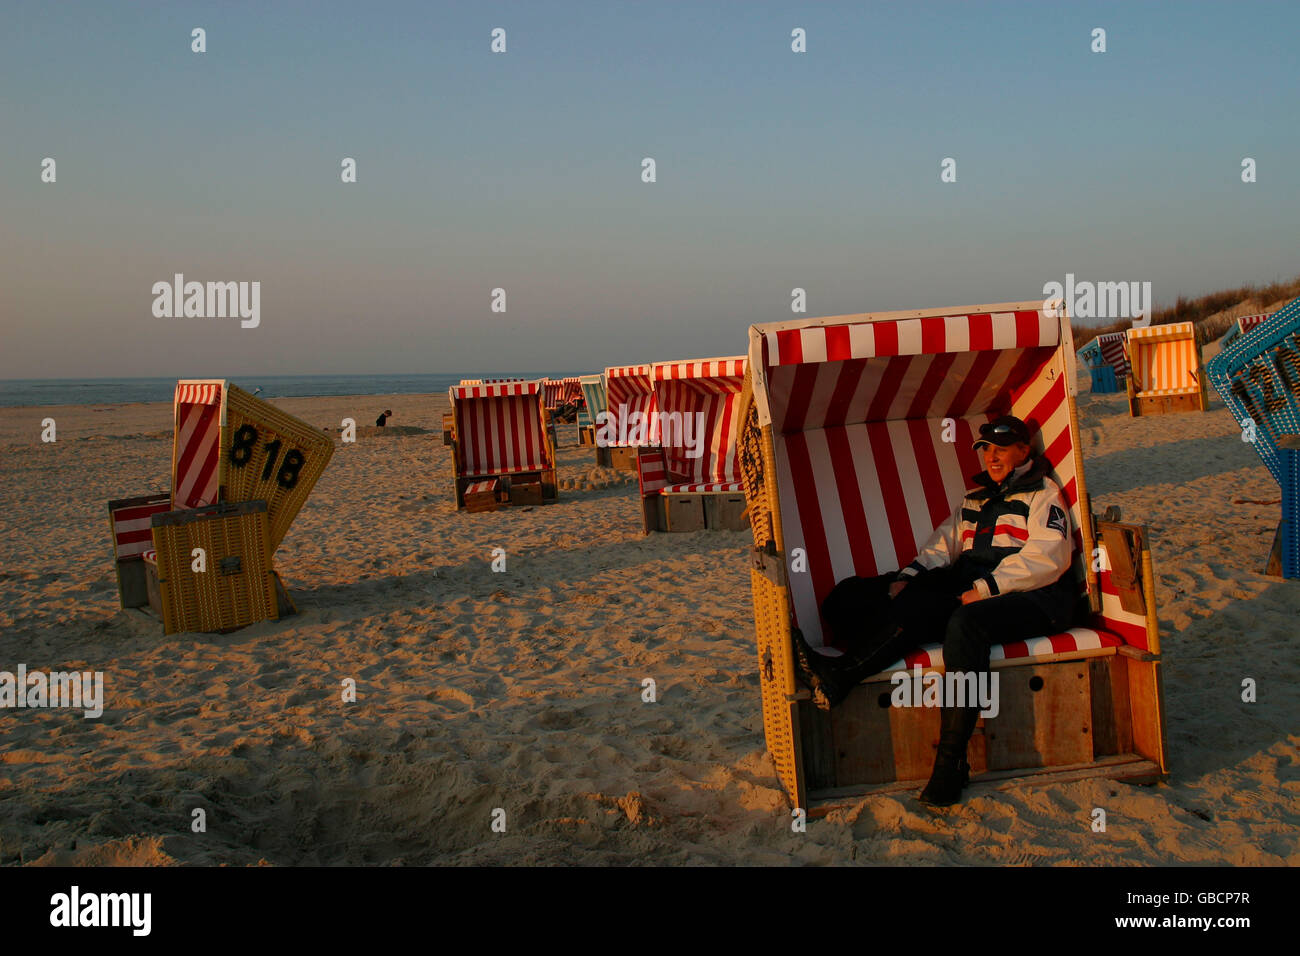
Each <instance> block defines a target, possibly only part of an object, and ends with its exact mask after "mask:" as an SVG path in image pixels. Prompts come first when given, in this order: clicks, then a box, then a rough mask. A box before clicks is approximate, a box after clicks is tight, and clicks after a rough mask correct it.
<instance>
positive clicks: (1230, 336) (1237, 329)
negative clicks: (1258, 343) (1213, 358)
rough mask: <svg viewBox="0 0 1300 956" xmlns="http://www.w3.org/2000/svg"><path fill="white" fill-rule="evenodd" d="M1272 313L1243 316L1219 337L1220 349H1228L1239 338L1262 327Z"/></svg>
mask: <svg viewBox="0 0 1300 956" xmlns="http://www.w3.org/2000/svg"><path fill="white" fill-rule="evenodd" d="M1272 314H1273V313H1272V312H1260V313H1257V314H1255V315H1243V316H1241V317H1240V318H1238V319H1237V320H1236V321H1235V322H1233V323H1232V325H1230V326H1228V331H1226V332H1224V333H1223V335H1222V336H1220V337H1219V347H1220V348H1221V349H1226V348H1227V347H1228V346H1229V345H1231V344H1232V343H1233V342H1235V341H1236V340H1237V337H1238V336H1240V335H1244V334H1245V333H1246V332H1249V331H1251V330H1252V329H1254V328H1255V327H1256V326H1257V325H1262V324H1263V323H1264V322H1265V321H1266V320H1267V319H1268V317H1269V316H1271V315H1272Z"/></svg>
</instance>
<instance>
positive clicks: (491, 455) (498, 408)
mask: <svg viewBox="0 0 1300 956" xmlns="http://www.w3.org/2000/svg"><path fill="white" fill-rule="evenodd" d="M449 391H450V398H451V408H452V412H453V414H454V415H455V417H456V437H457V445H456V476H457V477H458V478H465V477H470V478H489V477H494V476H496V475H505V474H514V473H518V472H528V471H543V470H548V469H551V468H554V467H555V461H554V457H553V453H552V450H551V447H550V444H549V443H548V441H547V437H546V425H545V412H544V410H543V408H542V395H543V387H542V382H541V380H540V379H539V380H537V381H532V382H524V381H509V382H495V383H484V384H482V385H453V386H452V387H451V389H450V390H449Z"/></svg>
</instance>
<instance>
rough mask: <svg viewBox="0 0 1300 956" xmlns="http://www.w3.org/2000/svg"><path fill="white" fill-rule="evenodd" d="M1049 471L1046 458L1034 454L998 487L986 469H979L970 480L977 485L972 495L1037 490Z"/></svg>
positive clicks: (979, 495) (981, 496) (982, 496)
mask: <svg viewBox="0 0 1300 956" xmlns="http://www.w3.org/2000/svg"><path fill="white" fill-rule="evenodd" d="M1049 471H1051V468H1050V466H1049V465H1048V464H1047V459H1046V458H1043V457H1042V456H1041V455H1034V456H1033V457H1031V458H1030V459H1029V460H1028V461H1026V462H1025V463H1024V464H1023V465H1021V466H1020V467H1019V468H1017V469H1016V470H1015V471H1013V472H1012V473H1011V474H1010V475H1008V476H1007V478H1006V480H1005V481H1003V482H1002V485H1001V486H1000V487H999V485H998V483H997V482H996V481H994V480H993V479H992V478H990V477H989V473H988V472H987V471H981V472H980V473H979V474H978V475H976V476H975V477H974V478H973V479H971V480H972V481H974V482H975V484H977V485H978V486H979V488H978V489H977V490H976V491H975V492H974V495H975V496H976V497H979V498H984V497H987V496H989V495H992V494H1003V495H1009V494H1014V493H1015V492H1018V491H1037V490H1039V489H1040V488H1042V487H1043V479H1044V478H1045V477H1046V476H1047V473H1048V472H1049Z"/></svg>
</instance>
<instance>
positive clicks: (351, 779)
mask: <svg viewBox="0 0 1300 956" xmlns="http://www.w3.org/2000/svg"><path fill="white" fill-rule="evenodd" d="M275 404H277V405H280V406H281V407H283V408H284V409H286V410H287V411H289V412H290V413H292V414H294V415H297V416H299V417H301V418H303V419H304V420H305V421H307V422H309V423H311V424H313V425H317V426H319V427H322V428H329V429H337V428H338V426H339V423H340V421H341V419H343V418H344V417H349V416H350V417H353V418H355V419H356V420H357V421H358V422H359V423H369V422H372V421H373V420H374V417H375V415H376V414H377V412H378V411H379V410H382V409H384V408H391V409H393V410H394V412H395V417H394V418H393V420H392V424H393V425H397V426H402V428H400V429H395V430H393V431H391V432H390V433H386V434H382V435H377V434H373V433H372V432H373V431H374V430H372V429H367V430H363V433H362V434H361V435H359V437H358V440H357V442H356V444H350V445H342V444H340V445H339V446H338V448H337V451H336V453H335V455H334V458H333V460H332V462H331V464H330V466H329V468H328V469H327V470H326V472H325V474H324V476H323V477H322V478H321V479H320V481H319V483H318V484H317V486H316V490H315V493H314V494H313V496H312V498H311V499H310V501H309V502H308V504H307V506H306V507H305V508H304V509H303V511H302V513H301V514H300V515H299V517H298V519H297V521H296V522H295V524H294V525H293V528H292V530H291V531H290V533H289V535H288V537H287V538H286V539H285V541H284V543H283V545H282V546H281V548H280V550H279V552H278V554H277V559H276V563H277V567H278V568H279V569H280V571H281V574H282V575H283V576H284V579H285V581H286V584H287V585H288V587H289V589H290V592H291V594H292V596H293V598H294V600H295V601H296V603H297V605H298V607H299V610H300V612H301V613H300V614H298V615H297V616H293V617H290V618H287V619H285V620H283V621H280V622H264V623H261V624H257V625H254V626H252V627H249V628H246V629H244V630H241V631H238V632H235V633H231V634H225V635H206V634H202V635H199V634H183V635H173V636H170V637H165V636H164V635H163V634H162V631H161V626H160V625H158V624H156V623H154V624H152V625H148V624H146V623H144V622H142V621H141V620H139V619H137V618H136V617H133V616H131V615H127V614H124V613H122V612H120V611H119V610H118V607H117V588H116V579H115V576H114V571H113V563H112V559H111V543H110V540H109V531H108V522H107V517H106V512H105V502H106V501H107V500H108V499H110V498H117V497H126V496H130V495H137V494H144V493H146V492H149V491H157V490H164V489H165V488H166V485H167V482H168V469H169V463H170V454H171V408H170V405H168V404H138V405H121V406H82V407H77V406H59V407H40V408H4V409H0V447H2V448H3V450H4V462H5V465H4V469H3V476H4V480H3V484H2V485H0V487H2V489H3V490H2V491H0V495H2V496H3V499H2V500H3V502H4V508H3V511H4V514H5V523H4V531H3V537H2V539H0V540H2V541H3V562H2V563H3V570H2V571H0V578H2V579H3V584H4V587H3V591H2V592H0V669H8V670H13V669H14V667H15V666H16V665H17V664H19V663H24V664H26V666H27V667H28V668H29V669H43V670H66V669H72V668H79V669H84V670H102V671H103V672H104V676H105V695H106V704H105V709H104V713H103V716H102V717H101V718H100V719H97V720H96V719H85V718H84V717H83V716H82V715H81V714H80V713H79V712H69V711H61V710H5V711H2V712H0V722H3V728H4V733H3V736H2V738H0V740H2V742H0V863H4V864H11V865H12V864H19V863H23V864H72V863H76V864H199V865H213V864H232V865H248V864H257V863H262V862H265V863H269V864H274V865H303V864H344V863H365V864H406V865H425V864H611V863H628V864H636V863H649V864H683V863H686V864H756V865H767V864H778V865H779V864H844V863H857V864H873V863H888V864H958V863H960V864H978V865H1014V864H1024V863H1034V864H1067V865H1069V864H1122V865H1138V864H1176V863H1196V864H1224V865H1257V864H1272V865H1276V864H1291V865H1295V864H1300V721H1298V720H1297V716H1298V715H1300V661H1297V659H1296V655H1295V653H1294V640H1295V631H1296V621H1297V618H1298V616H1300V589H1298V588H1297V585H1296V584H1295V582H1284V581H1282V580H1280V579H1277V578H1268V577H1265V576H1264V575H1263V574H1262V573H1260V572H1261V571H1262V568H1263V564H1264V560H1265V557H1266V555H1267V551H1268V548H1269V545H1270V543H1271V540H1272V535H1273V531H1274V528H1275V527H1276V525H1277V521H1278V517H1279V504H1278V501H1279V489H1278V486H1277V484H1276V483H1275V482H1274V481H1273V479H1272V478H1271V477H1270V476H1269V474H1268V473H1267V471H1266V470H1265V468H1264V467H1263V466H1262V465H1261V464H1260V462H1259V458H1258V456H1257V455H1256V454H1255V452H1254V451H1253V450H1252V448H1251V447H1250V446H1249V445H1248V444H1246V443H1244V442H1243V441H1242V440H1241V436H1240V433H1239V430H1238V428H1237V427H1236V425H1235V424H1234V422H1233V420H1232V419H1231V417H1230V415H1229V414H1228V412H1227V411H1226V410H1225V409H1224V407H1223V404H1222V402H1221V401H1219V400H1218V399H1217V397H1216V398H1213V399H1212V402H1211V409H1210V411H1209V412H1208V413H1206V414H1182V415H1166V416H1158V417H1152V418H1137V419H1133V418H1130V417H1129V415H1128V411H1127V408H1126V406H1125V400H1124V396H1123V395H1122V394H1117V395H1099V396H1092V395H1089V394H1088V393H1086V392H1084V393H1082V394H1081V395H1080V396H1079V424H1080V428H1081V432H1082V440H1083V451H1084V463H1085V468H1086V477H1087V483H1088V490H1089V492H1090V493H1091V495H1092V498H1093V505H1094V510H1097V511H1100V510H1102V509H1104V508H1105V507H1106V506H1109V505H1118V506H1120V508H1121V509H1122V511H1123V515H1124V517H1125V518H1126V519H1127V520H1135V521H1141V522H1145V523H1147V524H1148V525H1149V526H1150V529H1151V533H1152V543H1153V552H1154V561H1155V572H1156V586H1157V599H1158V605H1159V619H1160V625H1161V631H1162V638H1163V657H1164V661H1165V664H1164V681H1165V684H1164V688H1165V706H1166V713H1167V720H1168V729H1169V761H1170V767H1171V778H1170V781H1169V782H1168V783H1167V784H1161V785H1157V786H1150V787H1142V786H1130V785H1126V784H1117V783H1113V782H1111V781H1107V780H1092V781H1086V782H1081V783H1073V784H1056V785H1050V786H1028V785H1022V786H1012V787H1009V788H1007V789H1000V790H994V789H990V788H987V787H979V786H976V787H974V788H973V789H971V790H970V791H968V797H967V798H966V799H965V801H964V802H963V803H962V804H961V805H959V806H957V807H953V808H951V809H949V810H945V811H929V810H926V809H925V808H923V807H922V806H921V805H920V804H919V803H917V801H916V800H915V795H914V794H911V793H908V794H905V795H901V796H898V795H896V796H882V797H873V798H870V799H867V800H864V801H862V802H860V803H858V804H856V805H855V806H852V807H850V808H848V809H845V810H837V811H834V812H832V813H831V814H830V815H829V816H828V817H827V818H826V819H824V820H818V821H813V822H811V823H810V824H809V827H808V830H807V832H806V833H793V832H791V827H790V821H789V809H788V806H787V803H786V799H785V796H784V793H783V792H782V791H781V789H780V785H779V783H778V782H777V779H776V776H775V773H774V771H773V768H772V765H771V762H770V759H769V758H768V756H767V754H766V749H765V744H764V740H763V732H762V717H761V713H760V709H759V689H758V677H757V662H756V656H755V650H754V642H753V618H752V608H751V601H750V591H749V576H748V564H747V555H746V552H747V550H748V548H749V545H750V543H751V539H750V538H749V535H748V534H747V533H741V532H699V533H694V534H655V535H650V536H649V537H645V536H643V535H642V533H641V522H640V511H639V505H638V500H637V497H636V492H635V485H626V484H623V485H618V486H615V487H608V488H603V489H601V488H595V489H590V490H564V491H562V492H561V497H560V501H559V503H558V504H555V505H549V506H545V507H535V508H532V509H520V508H514V509H505V510H502V511H500V512H496V513H492V514H466V513H456V512H455V511H454V509H453V505H452V495H451V469H450V464H449V456H448V453H447V450H446V449H445V448H444V447H443V446H442V443H441V439H440V421H441V414H442V412H443V411H445V410H446V408H447V400H446V397H445V396H413V395H393V396H365V397H357V398H348V397H342V398H303V399H284V400H276V401H275ZM47 417H50V418H54V419H55V421H56V423H57V429H58V431H57V436H58V440H57V442H55V443H42V442H41V440H40V431H41V420H42V419H44V418H47ZM415 430H420V431H418V432H417V431H415ZM559 434H560V444H561V448H560V452H559V466H558V467H559V474H560V477H561V478H576V477H579V476H582V475H584V474H585V473H587V472H590V471H591V470H592V468H593V467H594V455H593V453H592V451H591V450H590V449H588V448H583V447H580V446H579V445H578V444H577V434H576V429H575V428H574V427H573V426H565V425H562V426H560V433H559ZM494 548H503V549H505V552H506V559H507V568H506V571H505V572H504V573H494V572H493V571H492V569H491V558H492V550H493V549H494ZM349 677H350V678H353V679H355V681H356V683H357V689H358V699H357V700H356V702H355V703H344V702H343V701H342V699H341V690H340V688H341V682H342V681H343V680H344V679H345V678H349ZM1247 677H1250V678H1254V679H1255V681H1256V682H1257V683H1258V702H1256V703H1243V702H1242V700H1241V686H1242V681H1243V679H1245V678H1247ZM646 678H652V679H653V680H654V681H655V685H656V692H657V700H656V701H655V702H653V703H648V702H643V700H642V688H643V684H642V682H643V680H644V679H646ZM1097 806H1102V807H1105V808H1106V812H1107V817H1108V826H1107V830H1106V832H1104V833H1097V832H1094V831H1093V830H1092V828H1091V825H1090V824H1091V811H1092V809H1093V808H1094V807H1097ZM195 808H202V809H204V811H205V813H206V821H207V831H206V832H204V833H194V832H192V831H191V814H192V811H193V810H194V809H195ZM497 808H500V809H503V810H504V811H505V820H506V828H505V832H503V833H500V832H493V830H492V828H491V823H492V815H493V811H494V810H495V809H497Z"/></svg>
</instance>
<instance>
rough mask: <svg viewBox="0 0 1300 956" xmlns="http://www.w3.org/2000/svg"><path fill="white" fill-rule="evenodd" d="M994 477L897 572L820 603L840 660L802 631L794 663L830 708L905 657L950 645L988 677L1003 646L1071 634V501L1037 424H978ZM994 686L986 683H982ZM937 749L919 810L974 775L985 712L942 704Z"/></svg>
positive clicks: (973, 670) (848, 581)
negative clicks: (1042, 453) (1037, 435)
mask: <svg viewBox="0 0 1300 956" xmlns="http://www.w3.org/2000/svg"><path fill="white" fill-rule="evenodd" d="M974 447H975V449H976V450H979V449H980V448H983V451H984V462H985V466H986V470H985V471H983V472H981V473H980V474H978V475H976V476H975V477H974V482H975V484H976V485H977V486H978V487H977V488H976V490H974V491H968V492H967V493H966V495H965V497H964V498H963V499H962V501H961V502H960V503H958V505H957V508H956V510H955V511H953V513H952V516H951V517H950V518H949V519H948V520H947V521H946V522H944V523H943V524H942V525H940V526H939V527H938V528H936V529H935V531H934V534H933V535H932V536H931V537H930V540H929V541H928V542H927V543H926V545H925V547H923V548H922V549H921V550H920V552H919V553H918V554H917V556H916V558H915V559H913V560H912V562H911V563H909V564H908V565H907V566H906V567H904V568H903V569H902V570H901V571H899V572H897V573H896V574H883V575H878V576H876V577H871V578H862V577H856V576H855V577H850V578H845V579H844V580H843V581H841V582H839V583H838V584H837V585H836V586H835V588H834V589H833V590H832V591H831V593H830V594H829V595H827V597H826V600H825V602H824V603H823V604H822V617H823V619H824V620H825V621H826V624H827V627H828V628H829V629H830V633H831V638H832V641H833V643H838V644H842V645H845V646H847V647H848V649H849V650H848V653H846V654H844V655H842V656H840V657H829V656H824V655H821V654H817V653H816V652H814V651H813V650H812V649H811V648H809V647H808V645H807V644H806V643H805V642H804V641H803V639H802V636H801V635H800V634H799V633H798V631H796V632H795V643H796V663H797V665H798V667H799V669H800V670H801V671H802V675H801V676H802V677H803V678H804V681H805V682H806V683H807V684H809V686H811V687H812V688H814V690H815V691H816V693H817V695H818V702H819V704H822V705H823V706H827V707H833V706H835V705H836V704H838V703H839V702H840V701H841V700H843V699H844V698H845V697H846V696H847V695H848V693H849V692H850V691H851V690H852V689H853V688H854V687H855V686H856V685H857V684H858V682H859V681H861V680H862V679H863V678H864V677H867V676H869V675H871V674H875V673H877V672H878V671H880V670H882V669H883V668H885V667H887V666H888V665H889V664H890V663H891V662H893V661H895V660H898V659H899V658H901V657H903V656H904V655H905V654H907V652H909V651H911V650H914V649H915V648H917V647H920V646H921V645H923V644H927V643H930V642H933V641H941V642H942V643H943V659H944V665H945V667H946V668H947V669H948V671H949V672H950V673H960V674H975V675H987V673H988V671H989V651H990V649H991V648H992V647H993V646H994V645H995V644H1001V643H1005V642H1007V641H1018V640H1023V639H1025V638H1030V637H1034V636H1036V635H1039V634H1051V633H1056V632H1058V631H1063V630H1065V629H1066V628H1067V627H1069V626H1070V625H1072V624H1074V623H1075V621H1074V620H1073V618H1074V617H1075V608H1076V605H1077V603H1078V589H1077V586H1076V582H1075V581H1074V579H1073V578H1072V577H1071V576H1070V573H1069V572H1070V568H1071V557H1072V547H1071V541H1070V530H1069V526H1068V521H1067V518H1066V512H1067V510H1068V508H1069V505H1068V504H1067V503H1066V501H1065V498H1064V496H1063V495H1062V493H1061V489H1060V486H1059V485H1057V484H1056V482H1054V481H1053V480H1052V479H1051V478H1050V477H1048V472H1049V471H1050V467H1049V465H1048V462H1047V461H1046V459H1044V458H1041V457H1038V456H1035V455H1034V454H1033V451H1032V449H1031V447H1030V435H1029V428H1028V427H1027V426H1026V425H1025V423H1024V422H1022V421H1021V420H1020V419H1018V418H1015V417H1013V416H1011V415H1004V416H1002V417H1001V418H998V419H997V420H995V421H993V422H990V423H988V424H985V425H983V426H981V428H980V437H979V439H978V440H977V441H976V442H975V443H974ZM981 679H984V680H986V679H987V678H981ZM942 715H943V720H942V727H941V730H940V736H939V752H938V755H937V757H936V759H935V765H934V771H933V773H932V775H931V778H930V782H929V784H928V785H927V786H926V788H925V790H924V791H922V793H921V796H920V799H921V802H922V803H929V804H932V805H934V806H949V805H951V804H953V803H955V802H956V801H957V799H958V797H960V795H961V790H962V787H963V786H965V784H966V783H967V782H968V780H969V773H970V768H969V765H968V764H967V762H966V744H967V742H968V741H969V740H970V736H971V733H972V732H973V731H974V729H975V724H976V723H977V722H978V720H979V706H978V705H971V704H970V702H965V706H957V704H956V702H954V701H945V702H944V707H943V708H942Z"/></svg>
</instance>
